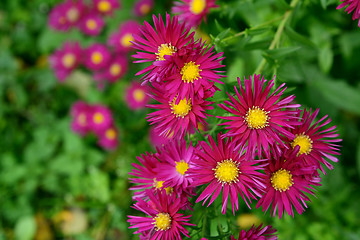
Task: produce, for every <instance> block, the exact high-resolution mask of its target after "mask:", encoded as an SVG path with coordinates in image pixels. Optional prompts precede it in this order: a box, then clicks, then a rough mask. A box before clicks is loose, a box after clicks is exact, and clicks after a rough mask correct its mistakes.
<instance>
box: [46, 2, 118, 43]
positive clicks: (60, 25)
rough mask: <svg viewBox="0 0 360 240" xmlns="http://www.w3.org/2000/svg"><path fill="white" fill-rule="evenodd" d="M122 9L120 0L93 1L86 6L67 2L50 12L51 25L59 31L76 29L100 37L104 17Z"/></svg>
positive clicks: (81, 3)
mask: <svg viewBox="0 0 360 240" xmlns="http://www.w3.org/2000/svg"><path fill="white" fill-rule="evenodd" d="M118 8H120V4H119V1H118V0H93V1H92V3H91V5H86V4H85V3H83V1H82V0H76V1H74V0H66V1H64V2H62V3H60V4H58V5H56V6H55V7H54V8H53V9H52V10H51V12H50V15H49V25H50V27H51V28H53V29H55V30H58V31H68V30H69V29H71V28H73V27H76V28H78V29H80V31H81V32H83V33H84V34H86V35H91V36H96V35H99V34H100V33H101V31H102V29H103V27H104V23H105V22H104V19H103V17H104V16H107V15H110V16H111V15H112V13H113V12H114V10H116V9H118Z"/></svg>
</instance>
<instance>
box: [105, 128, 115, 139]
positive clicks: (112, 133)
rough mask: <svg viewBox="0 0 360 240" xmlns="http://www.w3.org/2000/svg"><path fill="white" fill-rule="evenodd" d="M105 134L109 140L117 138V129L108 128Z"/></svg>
mask: <svg viewBox="0 0 360 240" xmlns="http://www.w3.org/2000/svg"><path fill="white" fill-rule="evenodd" d="M105 136H106V138H107V139H109V140H114V139H115V138H116V131H115V130H114V129H112V128H110V129H108V130H106V132H105Z"/></svg>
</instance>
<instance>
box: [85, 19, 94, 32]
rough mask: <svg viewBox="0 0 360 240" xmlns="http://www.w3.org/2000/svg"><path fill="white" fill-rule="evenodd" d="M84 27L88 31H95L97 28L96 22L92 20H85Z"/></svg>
mask: <svg viewBox="0 0 360 240" xmlns="http://www.w3.org/2000/svg"><path fill="white" fill-rule="evenodd" d="M86 27H87V28H88V29H90V30H95V29H96V28H97V24H96V21H95V20H94V19H89V20H87V21H86Z"/></svg>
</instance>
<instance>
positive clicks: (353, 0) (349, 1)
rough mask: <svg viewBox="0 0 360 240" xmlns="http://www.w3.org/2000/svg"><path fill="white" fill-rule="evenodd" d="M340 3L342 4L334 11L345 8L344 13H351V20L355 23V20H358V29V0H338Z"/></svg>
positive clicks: (359, 24)
mask: <svg viewBox="0 0 360 240" xmlns="http://www.w3.org/2000/svg"><path fill="white" fill-rule="evenodd" d="M340 1H341V2H342V3H341V4H340V5H339V6H338V7H337V8H336V9H340V8H343V7H345V6H347V7H346V9H345V12H347V14H350V13H351V12H353V16H352V20H354V21H355V20H356V19H359V22H358V26H359V27H360V0H340ZM348 5H349V6H348Z"/></svg>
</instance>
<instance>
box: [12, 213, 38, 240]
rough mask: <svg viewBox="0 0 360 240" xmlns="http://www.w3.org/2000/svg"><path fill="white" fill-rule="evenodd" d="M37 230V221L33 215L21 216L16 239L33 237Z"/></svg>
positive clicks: (24, 239)
mask: <svg viewBox="0 0 360 240" xmlns="http://www.w3.org/2000/svg"><path fill="white" fill-rule="evenodd" d="M35 231H36V222H35V219H34V217H33V216H24V217H21V218H20V219H19V220H18V221H17V222H16V225H15V239H17V240H30V239H33V237H34V235H35Z"/></svg>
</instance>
